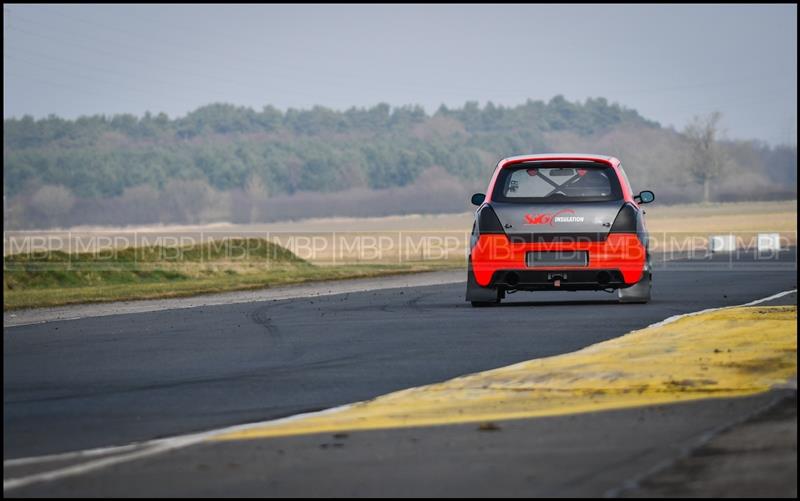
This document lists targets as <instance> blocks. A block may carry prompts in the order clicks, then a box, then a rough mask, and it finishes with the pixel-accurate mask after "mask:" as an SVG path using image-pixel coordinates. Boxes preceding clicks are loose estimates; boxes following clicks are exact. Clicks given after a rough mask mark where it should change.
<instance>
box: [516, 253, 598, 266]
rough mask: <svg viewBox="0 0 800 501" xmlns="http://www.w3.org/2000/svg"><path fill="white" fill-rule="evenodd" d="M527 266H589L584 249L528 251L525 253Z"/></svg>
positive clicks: (587, 254) (587, 255)
mask: <svg viewBox="0 0 800 501" xmlns="http://www.w3.org/2000/svg"><path fill="white" fill-rule="evenodd" d="M525 266H527V267H528V268H552V267H560V266H589V253H588V252H586V251H530V252H528V253H527V254H526V255H525Z"/></svg>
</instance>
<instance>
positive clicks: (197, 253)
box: [3, 239, 464, 311]
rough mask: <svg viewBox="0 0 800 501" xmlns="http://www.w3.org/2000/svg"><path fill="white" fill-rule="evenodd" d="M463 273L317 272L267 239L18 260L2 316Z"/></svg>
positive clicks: (8, 273) (374, 267)
mask: <svg viewBox="0 0 800 501" xmlns="http://www.w3.org/2000/svg"><path fill="white" fill-rule="evenodd" d="M463 266H464V263H463V262H462V260H448V261H418V262H407V263H403V264H385V263H382V264H359V265H335V266H317V265H313V264H311V263H309V262H307V261H304V260H302V259H300V258H298V257H297V256H295V255H294V254H292V253H291V252H290V251H288V250H286V249H285V248H283V247H281V246H279V245H276V244H274V243H272V242H269V241H267V240H264V239H225V240H222V241H214V242H207V243H204V244H198V245H190V246H185V247H159V246H150V247H137V248H124V249H113V250H107V251H104V252H98V253H83V254H67V253H64V252H42V253H32V254H15V255H10V256H5V257H4V259H3V309H4V311H9V310H15V309H22V308H37V307H47V306H62V305H67V304H78V303H92V302H107V301H125V300H135V299H162V298H173V297H185V296H192V295H198V294H208V293H216V292H228V291H236V290H247V289H259V288H265V287H275V286H280V285H288V284H296V283H302V282H309V281H325V280H341V279H347V278H366V277H377V276H385V275H395V274H403V273H415V272H420V271H435V270H444V269H456V268H463Z"/></svg>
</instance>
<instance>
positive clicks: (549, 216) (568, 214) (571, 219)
mask: <svg viewBox="0 0 800 501" xmlns="http://www.w3.org/2000/svg"><path fill="white" fill-rule="evenodd" d="M574 214H575V211H574V210H572V209H563V210H560V211H558V212H556V213H555V214H553V213H551V212H544V213H541V214H535V215H534V214H525V224H549V225H550V226H553V225H554V224H556V223H582V222H583V219H584V218H583V216H575V215H574Z"/></svg>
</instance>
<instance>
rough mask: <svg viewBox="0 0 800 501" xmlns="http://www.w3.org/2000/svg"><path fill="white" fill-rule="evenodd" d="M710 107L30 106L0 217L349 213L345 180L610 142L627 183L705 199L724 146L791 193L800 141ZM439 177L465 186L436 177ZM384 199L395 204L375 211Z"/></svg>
mask: <svg viewBox="0 0 800 501" xmlns="http://www.w3.org/2000/svg"><path fill="white" fill-rule="evenodd" d="M710 118H713V117H704V118H703V119H698V120H697V121H696V122H693V123H691V124H689V126H687V129H686V130H685V131H684V134H679V133H676V132H675V131H672V130H669V129H662V128H661V127H660V126H659V125H658V124H657V123H655V122H652V121H649V120H646V119H644V118H642V117H641V116H640V115H639V114H638V113H637V112H636V111H635V110H631V109H628V108H625V107H622V106H620V105H618V104H616V103H609V102H608V101H607V100H605V99H603V98H594V99H587V100H585V101H583V102H572V101H568V100H567V99H565V98H564V97H563V96H556V97H554V98H553V99H551V100H549V101H534V100H528V101H527V102H525V103H524V104H521V105H518V106H513V107H507V106H500V105H497V104H494V103H487V104H485V105H484V106H481V105H480V104H479V103H478V102H475V101H473V102H468V103H466V104H465V105H464V106H463V107H460V108H458V107H455V108H448V107H446V106H441V107H440V108H439V109H438V111H436V112H435V113H434V114H433V115H427V114H426V113H425V111H424V110H423V109H422V108H421V107H419V106H403V107H394V108H393V107H391V106H389V105H388V104H386V103H381V104H378V105H375V106H372V107H369V108H355V107H354V108H350V109H348V110H345V111H336V110H332V109H329V108H325V107H322V106H316V107H314V108H312V109H306V110H297V109H290V110H287V111H285V112H284V111H281V110H278V109H276V108H274V107H272V106H266V107H264V108H262V109H261V110H255V109H251V108H246V107H241V106H235V105H231V104H223V103H216V104H210V105H207V106H203V107H201V108H198V109H196V110H194V111H192V112H190V113H188V114H187V115H186V116H184V117H178V118H170V117H168V116H167V115H165V114H163V113H159V114H153V113H146V114H145V115H143V116H141V117H137V116H134V115H130V114H124V115H114V116H103V115H98V116H91V117H81V118H79V119H77V120H64V119H62V118H58V117H55V116H50V117H47V118H43V119H38V120H37V119H33V118H32V117H29V116H26V117H22V118H19V119H6V120H4V127H3V142H4V158H3V171H4V178H3V181H4V192H5V195H6V208H7V209H8V212H9V217H8V218H7V219H6V221H7V222H8V224H9V225H11V226H12V227H36V226H46V225H53V224H68V223H69V224H74V223H75V222H76V221H77V222H88V221H91V222H92V223H93V224H128V223H144V224H146V223H148V222H156V221H163V222H176V223H198V222H205V221H209V220H233V221H236V222H255V221H263V220H267V219H272V218H274V217H277V214H283V213H285V211H284V210H283V207H289V205H286V203H287V202H286V201H287V199H288V198H287V197H290V196H294V197H295V198H294V199H293V200H300V199H302V200H305V201H308V200H311V199H312V198H313V197H315V196H317V197H318V198H319V199H320V200H329V201H330V202H331V203H332V204H334V206H335V207H340V208H341V209H340V210H343V211H344V210H345V207H346V206H347V207H350V206H349V205H347V204H345V203H344V202H341V201H339V199H338V198H337V195H336V194H338V193H342V194H343V193H350V192H352V193H359V197H361V198H360V199H359V200H362V201H363V202H364V203H372V202H371V201H372V200H376V199H380V198H381V197H380V196H378V197H377V198H376V197H372V196H371V195H367V194H366V193H367V192H368V191H369V190H385V191H384V192H383V193H393V194H398V193H401V192H402V193H403V194H404V196H408V193H407V192H406V191H400V190H399V189H400V188H405V187H412V186H416V187H417V188H416V189H417V191H419V186H420V183H422V184H423V185H428V184H431V183H432V184H435V185H436V190H434V191H435V192H436V193H439V195H438V196H451V195H450V194H451V193H454V190H456V191H457V190H458V189H462V187H463V186H470V187H472V186H476V185H482V184H485V182H486V179H487V178H488V176H489V174H490V173H491V171H492V169H493V167H494V163H495V162H496V161H497V160H498V159H500V158H503V157H505V156H510V155H515V154H520V153H527V152H547V151H556V150H562V151H563V150H573V151H590V152H597V153H607V154H614V155H618V156H620V157H621V158H622V160H623V163H624V164H625V166H626V169H627V170H628V173H629V174H631V175H632V178H633V182H634V183H640V182H646V183H648V186H644V187H643V188H648V187H653V186H657V185H660V186H662V188H660V191H659V200H662V201H665V200H666V201H670V200H672V201H690V200H697V199H700V198H701V197H702V198H705V199H706V200H708V199H709V198H710V195H711V184H712V183H713V179H714V176H716V175H718V171H719V170H720V168H721V166H722V165H723V164H724V162H722V163H720V159H721V158H723V157H724V158H730V159H732V162H731V164H732V165H733V167H737V166H739V167H742V168H744V166H747V168H748V169H750V171H749V173H748V175H749V176H750V178H749V179H754V180H755V181H757V183H756V184H758V189H759V190H760V191H759V193H760V194H759V195H758V196H763V197H769V196H791V193H790V191H791V189H792V188H794V187H795V186H796V179H797V178H796V176H797V174H796V172H797V170H796V169H797V150H796V147H791V148H790V147H783V146H778V147H770V146H768V145H763V144H760V143H755V142H753V143H744V142H742V143H741V144H740V143H737V144H735V145H732V144H729V143H730V142H725V141H720V140H719V137H718V136H719V134H718V122H719V118H716V119H714V120H710ZM709 120H710V121H709ZM709 134H710V135H709ZM709 138H710V139H709ZM682 152H689V153H691V155H687V156H688V157H691V162H687V163H686V164H687V166H689V167H691V169H692V170H691V171H690V174H691V175H689V176H687V175H686V172H687V171H685V170H682V169H678V168H677V167H678V166H680V165H681V164H680V162H679V161H678V160H676V159H677V158H678V156H679V154H680V153H682ZM723 152H725V153H724V155H722V153H723ZM676 153H677V154H676ZM673 164H674V165H675V168H673V167H672V166H673ZM442 173H444V174H442ZM681 176H682V177H683V179H680V178H681ZM437 179H446V181H445V183H451V184H452V183H454V182H456V181H457V182H458V183H459V184H458V185H455V184H453V185H452V186H454V187H455V188H453V189H450V188H447V189H445V188H444V187H443V186H442V185H441V183H437V182H436V180H437ZM725 181H726V182H729V181H730V180H725ZM776 185H780V186H782V190H783V191H781V192H780V193H778V192H777V191H776V190H775V189H773V188H774V186H776ZM54 187H60V188H56V189H57V191H58V192H59V193H56V192H54V191H52V190H53V189H54ZM45 188H47V190H45V191H42V193H39V190H43V189H45ZM746 188H747V187H745V188H743V189H739V188H738V187H736V186H730V185H727V186H725V187H720V188H719V190H718V191H715V192H714V194H715V197H716V198H718V199H721V198H722V197H725V198H726V199H729V198H736V197H742V196H749V195H748V192H747V191H746ZM437 190H438V191H437ZM434 191H428V192H426V193H434ZM703 191H704V192H705V195H702V194H701V192H703ZM794 192H795V193H796V188H794ZM48 193H50V194H52V195H53V196H52V200H49V198H50V197H49V196H48ZM787 193H789V195H787ZM315 194H316V195H315ZM320 194H325V195H326V196H325V197H322V196H321V195H320ZM329 195H330V196H329ZM342 196H344V195H342ZM70 197H72V198H71V200H72V204H70V203H69V200H70ZM40 202H41V204H40ZM422 203H423V205H424V206H425V207H429V208H430V210H434V208H436V207H461V205H459V204H460V201H439V200H435V201H434V200H430V199H429V197H428V198H425V197H423V198H422ZM58 204H61V205H60V206H59V205H58ZM281 204H283V205H281ZM311 205H312V206H314V207H317V209H319V210H323V209H322V208H321V207H322V205H320V204H311ZM291 207H293V210H299V209H297V206H296V205H291ZM387 207H393V205H391V204H389V203H388V202H387V203H384V204H383V205H382V206H381V207H380V208H376V211H377V210H378V209H379V210H388V209H387ZM315 210H316V209H315ZM346 210H347V211H351V210H355V209H350V208H348V209H346ZM420 210H423V208H422V207H421V208H420ZM366 212H369V210H367V211H366ZM348 213H349V212H348ZM324 214H325V215H330V214H329V213H327V212H325V213H324ZM320 215H322V214H320Z"/></svg>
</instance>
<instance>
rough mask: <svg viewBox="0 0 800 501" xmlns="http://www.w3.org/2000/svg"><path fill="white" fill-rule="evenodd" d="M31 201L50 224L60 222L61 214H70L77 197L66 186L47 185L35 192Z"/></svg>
mask: <svg viewBox="0 0 800 501" xmlns="http://www.w3.org/2000/svg"><path fill="white" fill-rule="evenodd" d="M31 202H32V205H33V207H34V208H35V210H36V211H37V212H39V213H40V214H42V215H43V216H44V217H45V218H46V220H47V221H48V222H49V223H50V224H58V223H57V222H58V219H59V216H64V215H67V214H69V211H70V210H71V209H72V207H73V206H74V205H75V197H74V196H73V195H72V192H71V191H70V190H69V188H67V187H65V186H51V185H45V186H42V187H41V188H39V189H38V190H36V192H34V194H33V197H31Z"/></svg>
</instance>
